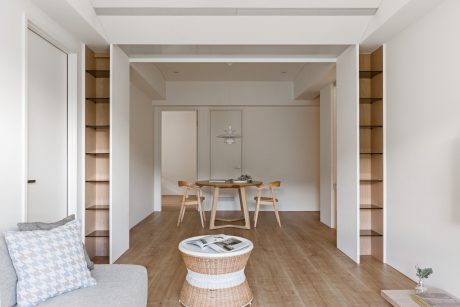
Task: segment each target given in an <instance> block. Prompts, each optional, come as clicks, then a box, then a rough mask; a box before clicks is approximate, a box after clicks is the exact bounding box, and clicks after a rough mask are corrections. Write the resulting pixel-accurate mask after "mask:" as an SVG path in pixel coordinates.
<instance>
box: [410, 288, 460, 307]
mask: <svg viewBox="0 0 460 307" xmlns="http://www.w3.org/2000/svg"><path fill="white" fill-rule="evenodd" d="M413 299H414V301H415V302H416V303H418V304H419V305H421V306H425V307H460V300H459V299H457V298H456V297H454V296H452V295H450V294H449V293H447V292H446V291H443V290H440V289H429V290H427V291H425V292H423V293H418V294H415V295H414V296H413Z"/></svg>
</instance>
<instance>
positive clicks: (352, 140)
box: [337, 45, 359, 263]
mask: <svg viewBox="0 0 460 307" xmlns="http://www.w3.org/2000/svg"><path fill="white" fill-rule="evenodd" d="M358 52H359V51H358V46H356V45H353V46H350V47H348V49H347V50H345V51H344V52H343V53H342V54H341V55H340V56H339V57H338V58H337V248H339V249H340V250H341V251H343V252H344V253H345V254H346V255H348V256H349V257H350V258H351V259H353V260H354V261H355V262H357V263H359V117H358V115H359V96H358V95H359V72H358V69H359V67H358V65H359V53H358Z"/></svg>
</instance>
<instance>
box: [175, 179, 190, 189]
mask: <svg viewBox="0 0 460 307" xmlns="http://www.w3.org/2000/svg"><path fill="white" fill-rule="evenodd" d="M177 184H178V185H179V187H181V188H183V187H188V186H190V182H188V181H185V180H179V181H178V182H177Z"/></svg>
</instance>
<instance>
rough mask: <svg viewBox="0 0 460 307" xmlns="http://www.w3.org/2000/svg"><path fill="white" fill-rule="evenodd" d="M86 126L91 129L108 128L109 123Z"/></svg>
mask: <svg viewBox="0 0 460 307" xmlns="http://www.w3.org/2000/svg"><path fill="white" fill-rule="evenodd" d="M86 128H91V129H110V125H86Z"/></svg>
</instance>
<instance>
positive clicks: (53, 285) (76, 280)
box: [5, 220, 96, 307]
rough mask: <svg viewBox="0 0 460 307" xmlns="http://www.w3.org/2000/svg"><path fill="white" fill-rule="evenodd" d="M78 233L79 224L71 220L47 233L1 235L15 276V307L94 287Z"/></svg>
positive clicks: (35, 303)
mask: <svg viewBox="0 0 460 307" xmlns="http://www.w3.org/2000/svg"><path fill="white" fill-rule="evenodd" d="M80 229H81V226H80V222H79V221H78V220H74V221H71V222H69V223H67V224H65V225H63V226H59V227H56V228H54V229H51V230H35V231H8V232H6V233H5V241H6V243H7V246H8V251H9V253H10V256H11V260H12V262H13V266H14V269H15V270H16V274H17V276H18V285H17V304H18V307H22V306H35V305H37V304H39V303H41V302H44V301H45V300H47V299H49V298H51V297H54V296H57V295H59V294H62V293H66V292H69V291H72V290H76V289H79V288H85V287H90V286H94V285H96V280H95V279H94V278H93V277H91V273H90V271H89V270H88V268H87V267H86V262H85V256H84V254H83V249H82V248H81V239H80Z"/></svg>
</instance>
